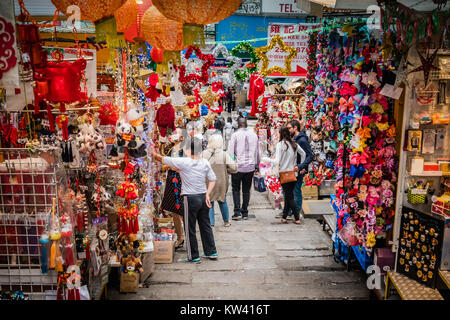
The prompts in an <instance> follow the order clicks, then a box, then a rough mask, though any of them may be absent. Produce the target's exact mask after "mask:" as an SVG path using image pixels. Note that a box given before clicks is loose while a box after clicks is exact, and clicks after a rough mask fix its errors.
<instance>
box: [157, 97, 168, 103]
mask: <svg viewBox="0 0 450 320" xmlns="http://www.w3.org/2000/svg"><path fill="white" fill-rule="evenodd" d="M156 103H157V104H165V103H166V98H157V99H156Z"/></svg>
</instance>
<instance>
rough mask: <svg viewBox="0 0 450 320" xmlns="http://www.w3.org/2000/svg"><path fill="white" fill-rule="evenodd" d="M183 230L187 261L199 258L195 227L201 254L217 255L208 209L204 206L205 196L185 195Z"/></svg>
mask: <svg viewBox="0 0 450 320" xmlns="http://www.w3.org/2000/svg"><path fill="white" fill-rule="evenodd" d="M183 198H184V228H185V236H184V237H185V242H186V248H187V255H188V259H189V260H193V259H197V258H199V253H198V243H197V235H196V225H197V221H198V227H199V228H200V236H201V238H202V245H203V252H204V253H205V255H207V256H210V255H212V254H214V253H217V250H216V245H215V243H214V234H213V231H212V228H211V223H210V220H209V208H208V206H207V205H206V194H196V195H185V196H184V197H183Z"/></svg>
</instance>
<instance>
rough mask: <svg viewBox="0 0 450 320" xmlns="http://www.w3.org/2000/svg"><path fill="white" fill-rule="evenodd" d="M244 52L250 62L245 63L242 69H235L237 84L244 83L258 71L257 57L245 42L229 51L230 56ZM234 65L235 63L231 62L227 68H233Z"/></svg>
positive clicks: (250, 46)
mask: <svg viewBox="0 0 450 320" xmlns="http://www.w3.org/2000/svg"><path fill="white" fill-rule="evenodd" d="M242 51H245V52H246V53H247V54H248V55H249V56H250V62H249V63H247V64H246V65H245V66H244V68H243V69H241V68H240V67H239V69H236V70H235V71H234V74H235V77H236V80H237V81H239V82H243V81H246V80H247V79H248V78H249V77H250V75H251V74H252V73H255V72H257V71H258V66H257V64H258V62H259V60H260V59H259V57H258V56H257V55H256V52H255V49H254V48H253V47H252V45H251V44H250V43H249V42H247V41H242V42H240V43H239V44H238V45H236V46H235V47H234V48H233V49H231V51H230V54H231V55H232V56H237V55H238V53H239V52H242ZM234 65H235V62H233V61H231V62H230V63H229V64H228V68H230V70H231V68H233V67H234Z"/></svg>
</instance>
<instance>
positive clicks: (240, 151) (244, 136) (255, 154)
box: [228, 117, 260, 220]
mask: <svg viewBox="0 0 450 320" xmlns="http://www.w3.org/2000/svg"><path fill="white" fill-rule="evenodd" d="M228 153H229V154H230V155H231V156H232V158H233V159H234V160H235V161H236V163H237V166H238V172H237V173H235V174H232V175H231V187H232V190H233V204H234V210H233V211H234V214H233V217H232V219H233V220H241V219H244V220H247V219H248V203H249V202H250V188H251V186H252V179H253V175H254V173H255V170H257V169H258V167H259V162H260V151H259V140H258V136H257V135H256V133H255V132H254V131H253V130H249V129H248V128H247V119H246V118H244V117H241V118H238V130H237V131H236V132H235V133H233V134H232V135H231V139H230V144H229V146H228ZM241 185H242V206H241Z"/></svg>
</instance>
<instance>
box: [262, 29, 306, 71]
mask: <svg viewBox="0 0 450 320" xmlns="http://www.w3.org/2000/svg"><path fill="white" fill-rule="evenodd" d="M276 45H278V47H279V48H280V49H281V50H282V51H284V52H288V53H289V55H288V56H287V57H286V60H285V67H284V69H283V68H281V67H278V66H276V67H272V68H270V69H268V67H269V58H268V57H267V55H266V53H267V52H269V51H270V50H272V49H273V48H274V47H275V46H276ZM255 53H256V55H257V56H258V58H260V59H261V60H262V62H263V64H262V68H261V72H260V73H261V74H262V75H263V76H267V75H269V74H272V73H274V72H279V73H281V74H282V75H285V76H287V75H289V74H290V73H291V62H292V59H294V58H295V56H296V55H297V50H296V49H295V48H293V47H289V46H287V45H286V44H285V43H284V41H283V39H282V38H281V37H280V36H278V35H277V36H274V37H273V38H272V39H271V40H270V43H269V45H267V46H265V47H260V48H256V49H255Z"/></svg>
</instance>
